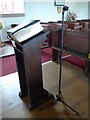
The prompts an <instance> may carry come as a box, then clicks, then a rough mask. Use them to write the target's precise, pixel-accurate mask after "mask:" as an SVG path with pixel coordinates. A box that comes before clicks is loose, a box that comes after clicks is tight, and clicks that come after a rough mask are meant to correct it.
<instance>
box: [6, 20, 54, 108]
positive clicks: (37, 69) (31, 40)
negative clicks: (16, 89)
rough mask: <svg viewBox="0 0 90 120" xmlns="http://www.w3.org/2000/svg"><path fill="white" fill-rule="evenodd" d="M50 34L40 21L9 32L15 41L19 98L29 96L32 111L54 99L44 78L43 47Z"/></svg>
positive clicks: (20, 26) (31, 22) (19, 26)
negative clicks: (44, 29)
mask: <svg viewBox="0 0 90 120" xmlns="http://www.w3.org/2000/svg"><path fill="white" fill-rule="evenodd" d="M35 29H37V31H36V30H35ZM34 30H35V32H36V34H35V32H34ZM29 33H30V34H29ZM48 33H49V32H45V31H43V27H42V26H40V24H39V21H38V20H34V21H30V22H27V23H25V24H22V25H18V26H16V27H15V28H12V29H10V30H8V31H7V34H8V35H9V37H10V38H11V41H15V43H14V50H15V55H16V62H17V69H18V74H19V81H20V88H21V92H20V93H19V96H20V97H21V98H22V97H24V96H26V95H28V98H29V109H30V110H32V109H33V108H34V107H36V106H37V105H40V104H42V103H44V102H45V101H47V100H49V99H52V98H54V96H53V95H52V94H51V93H49V92H48V91H47V90H45V89H44V88H43V78H42V64H41V45H42V44H43V42H44V40H45V39H47V35H48ZM31 34H32V35H31ZM21 35H22V36H21Z"/></svg>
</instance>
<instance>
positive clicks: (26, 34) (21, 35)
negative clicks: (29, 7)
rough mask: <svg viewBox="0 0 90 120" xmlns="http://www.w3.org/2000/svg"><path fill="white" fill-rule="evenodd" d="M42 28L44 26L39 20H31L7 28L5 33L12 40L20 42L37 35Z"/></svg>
mask: <svg viewBox="0 0 90 120" xmlns="http://www.w3.org/2000/svg"><path fill="white" fill-rule="evenodd" d="M43 30H44V28H43V27H42V25H41V24H40V20H31V21H28V22H24V23H22V24H20V25H18V26H16V27H14V28H11V29H10V30H7V34H8V35H9V37H10V38H11V39H12V40H13V41H16V42H19V43H20V42H22V41H25V40H27V39H29V38H31V37H33V36H34V35H37V34H38V33H40V32H41V31H43Z"/></svg>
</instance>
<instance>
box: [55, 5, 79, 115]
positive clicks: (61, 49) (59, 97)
mask: <svg viewBox="0 0 90 120" xmlns="http://www.w3.org/2000/svg"><path fill="white" fill-rule="evenodd" d="M67 10H68V7H67V6H64V7H63V11H62V39H61V48H60V75H59V89H58V95H56V98H57V99H56V100H57V101H59V102H62V103H63V104H64V105H66V106H67V107H68V108H70V109H71V110H72V111H73V112H75V113H76V114H77V115H78V116H80V115H79V113H78V112H77V111H76V110H74V109H73V108H72V107H70V106H69V105H67V104H66V103H65V102H64V101H63V100H62V92H61V80H62V53H63V38H64V12H65V11H67Z"/></svg>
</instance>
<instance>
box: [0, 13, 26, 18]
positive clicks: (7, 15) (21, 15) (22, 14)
mask: <svg viewBox="0 0 90 120" xmlns="http://www.w3.org/2000/svg"><path fill="white" fill-rule="evenodd" d="M0 16H1V17H23V16H25V14H24V13H14V14H0Z"/></svg>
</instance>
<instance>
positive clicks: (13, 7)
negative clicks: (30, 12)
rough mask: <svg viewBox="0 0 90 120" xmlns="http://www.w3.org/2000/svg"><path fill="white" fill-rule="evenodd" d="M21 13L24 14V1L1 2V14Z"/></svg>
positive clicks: (0, 0) (1, 0) (8, 0)
mask: <svg viewBox="0 0 90 120" xmlns="http://www.w3.org/2000/svg"><path fill="white" fill-rule="evenodd" d="M20 13H21V14H23V13H24V0H0V14H20Z"/></svg>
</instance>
